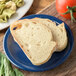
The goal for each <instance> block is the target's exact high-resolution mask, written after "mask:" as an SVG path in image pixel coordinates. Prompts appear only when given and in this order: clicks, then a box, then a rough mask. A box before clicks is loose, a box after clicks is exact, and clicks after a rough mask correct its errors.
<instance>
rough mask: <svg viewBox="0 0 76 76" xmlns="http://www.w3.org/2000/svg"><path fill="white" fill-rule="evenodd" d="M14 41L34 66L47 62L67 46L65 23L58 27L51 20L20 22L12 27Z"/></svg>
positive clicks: (37, 19) (35, 19)
mask: <svg viewBox="0 0 76 76" xmlns="http://www.w3.org/2000/svg"><path fill="white" fill-rule="evenodd" d="M10 31H11V34H12V36H13V38H14V40H15V41H16V42H17V43H18V45H19V46H20V47H21V49H22V50H23V52H24V53H25V54H26V56H27V57H28V59H29V60H30V61H31V62H32V64H34V65H41V64H43V63H45V62H47V61H48V60H49V59H50V58H51V56H52V54H53V53H54V52H55V51H57V52H60V51H62V50H63V49H64V48H66V46H67V33H66V29H65V26H64V23H62V24H60V25H59V26H56V23H55V22H52V21H51V20H49V19H41V18H33V19H23V20H18V21H16V22H14V23H13V24H11V25H10Z"/></svg>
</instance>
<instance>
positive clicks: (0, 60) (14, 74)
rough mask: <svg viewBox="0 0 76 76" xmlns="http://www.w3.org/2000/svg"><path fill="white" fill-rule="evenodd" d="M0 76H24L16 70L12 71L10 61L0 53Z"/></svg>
mask: <svg viewBox="0 0 76 76" xmlns="http://www.w3.org/2000/svg"><path fill="white" fill-rule="evenodd" d="M0 76H24V75H23V73H22V72H20V71H19V70H18V69H13V68H12V65H11V63H10V61H9V60H8V59H7V58H6V56H5V55H4V54H2V53H1V52H0Z"/></svg>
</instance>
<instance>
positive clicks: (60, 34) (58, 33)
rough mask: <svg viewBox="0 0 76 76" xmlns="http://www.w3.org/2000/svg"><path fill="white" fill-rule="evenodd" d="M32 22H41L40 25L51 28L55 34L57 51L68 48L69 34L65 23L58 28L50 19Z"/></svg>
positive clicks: (35, 19)
mask: <svg viewBox="0 0 76 76" xmlns="http://www.w3.org/2000/svg"><path fill="white" fill-rule="evenodd" d="M31 20H32V21H36V22H39V23H41V24H43V25H45V26H47V27H48V28H50V30H51V32H52V34H53V37H54V40H55V41H56V42H57V49H56V51H57V52H60V51H62V50H63V49H65V48H66V46H67V33H66V29H65V26H64V23H62V24H60V25H58V26H56V23H55V22H52V21H51V20H49V19H43V18H33V19H31Z"/></svg>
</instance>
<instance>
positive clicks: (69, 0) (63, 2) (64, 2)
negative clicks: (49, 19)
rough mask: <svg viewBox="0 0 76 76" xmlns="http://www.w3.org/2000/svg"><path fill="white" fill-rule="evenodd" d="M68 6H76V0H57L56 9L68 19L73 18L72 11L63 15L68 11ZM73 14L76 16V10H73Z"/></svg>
mask: <svg viewBox="0 0 76 76" xmlns="http://www.w3.org/2000/svg"><path fill="white" fill-rule="evenodd" d="M67 6H69V7H73V6H76V0H56V9H57V11H58V13H59V14H60V15H61V16H63V17H65V18H67V19H71V16H70V13H68V14H65V15H63V13H65V12H67V11H68V9H67ZM75 10H76V8H75ZM73 16H74V18H76V12H73Z"/></svg>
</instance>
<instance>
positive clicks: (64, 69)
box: [0, 0, 76, 76]
mask: <svg viewBox="0 0 76 76" xmlns="http://www.w3.org/2000/svg"><path fill="white" fill-rule="evenodd" d="M44 1H45V0H44ZM46 1H48V0H46ZM49 1H51V0H49ZM31 8H33V7H31ZM30 10H32V9H30ZM39 10H40V9H39ZM30 12H32V11H30ZM35 12H36V11H34V13H35ZM34 13H31V14H34ZM37 14H47V15H52V16H55V17H57V18H59V19H61V20H63V21H64V22H65V23H66V24H68V26H69V27H70V29H71V30H72V32H73V36H74V47H73V50H72V53H71V55H70V56H69V57H68V59H67V60H66V61H65V62H64V63H63V64H61V65H60V66H58V67H56V68H54V69H52V70H49V71H45V72H28V71H23V70H21V71H22V72H23V73H24V76H76V40H75V39H76V23H72V22H71V21H70V20H67V19H64V18H62V17H61V16H60V15H59V14H58V13H57V11H56V8H55V2H53V3H52V4H51V5H49V6H48V7H46V8H44V9H43V10H42V11H40V12H38V13H37ZM5 31H6V30H3V31H0V51H3V46H2V45H3V42H2V40H3V36H4V33H5ZM13 66H14V65H13Z"/></svg>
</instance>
